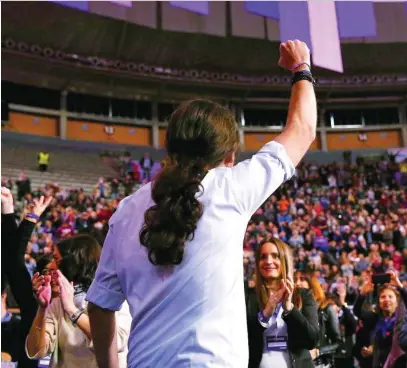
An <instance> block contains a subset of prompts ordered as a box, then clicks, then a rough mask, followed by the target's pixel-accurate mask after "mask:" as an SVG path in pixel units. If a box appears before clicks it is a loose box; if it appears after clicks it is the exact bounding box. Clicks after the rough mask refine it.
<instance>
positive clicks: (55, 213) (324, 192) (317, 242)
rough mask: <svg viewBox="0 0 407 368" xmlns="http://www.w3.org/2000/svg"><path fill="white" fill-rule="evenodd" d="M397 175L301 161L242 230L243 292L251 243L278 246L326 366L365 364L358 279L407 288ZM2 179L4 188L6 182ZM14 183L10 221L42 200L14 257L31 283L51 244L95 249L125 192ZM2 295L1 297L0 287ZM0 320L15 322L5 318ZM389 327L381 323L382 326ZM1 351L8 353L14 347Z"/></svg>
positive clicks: (402, 197) (250, 268)
mask: <svg viewBox="0 0 407 368" xmlns="http://www.w3.org/2000/svg"><path fill="white" fill-rule="evenodd" d="M390 166H391V168H392V169H391V170H388V167H390ZM399 174H400V165H398V164H396V163H394V162H388V161H384V160H383V161H377V162H363V161H359V162H358V163H357V164H354V165H347V164H340V165H337V164H330V165H324V166H318V165H315V164H302V165H300V166H299V167H298V168H297V171H296V175H295V176H294V177H293V178H292V180H290V181H288V182H286V183H285V184H283V185H282V186H281V187H280V188H279V190H278V191H277V192H275V193H274V194H273V196H271V197H270V198H269V199H268V200H267V201H266V202H265V203H264V204H263V205H262V206H261V208H259V209H258V210H257V211H256V213H255V214H254V215H253V217H252V219H251V220H250V222H249V224H248V227H247V231H246V236H245V242H244V244H243V249H244V259H243V262H244V270H245V280H246V292H247V295H248V296H250V295H251V293H253V291H254V290H255V289H254V286H255V284H256V252H258V251H259V249H260V245H261V244H264V243H265V242H267V241H270V240H273V239H279V240H281V241H283V242H284V243H286V244H288V246H289V247H290V249H291V251H292V254H293V257H294V258H293V260H294V268H295V274H294V281H295V282H296V283H298V284H299V285H301V287H303V288H306V289H311V290H312V292H313V295H314V297H315V299H316V300H317V302H318V306H319V311H320V316H319V317H320V319H319V322H320V323H321V324H324V325H326V326H324V330H326V335H327V337H326V338H325V339H323V338H321V340H325V342H321V344H322V345H323V344H325V345H326V346H331V347H335V348H336V350H335V356H336V366H343V367H348V366H353V364H356V362H357V361H358V362H359V365H360V366H361V367H370V366H372V359H373V351H372V349H371V346H372V343H373V342H372V341H371V340H369V337H368V336H369V333H368V332H366V329H368V328H371V329H374V325H375V324H374V323H372V324H371V326H370V327H369V326H367V325H364V323H365V322H363V318H361V316H362V315H363V313H365V311H366V310H367V309H364V310H362V308H361V303H360V302H359V304H358V303H357V301H358V300H359V301H360V300H361V298H360V297H359V298H358V293H359V289H360V288H363V285H364V283H365V281H366V280H369V278H371V277H372V276H373V275H375V274H383V273H386V272H394V273H395V275H397V278H398V280H399V281H400V282H401V284H402V285H403V287H407V192H406V188H405V187H404V185H403V184H402V182H401V180H402V177H401V176H400V175H399ZM115 181H116V182H118V180H117V179H115ZM115 181H113V183H115ZM2 182H3V184H7V180H2ZM21 182H22V183H23V184H22V185H23V186H24V188H23V189H24V193H22V192H21V191H18V193H17V194H18V195H17V198H16V201H18V200H20V201H21V203H22V204H23V206H24V208H25V210H24V211H23V213H18V214H17V216H18V217H20V218H21V217H24V216H25V215H26V214H27V213H29V212H30V211H31V210H30V208H31V209H32V208H33V206H34V203H35V202H34V201H37V200H38V199H39V198H40V197H41V196H47V197H49V198H51V197H52V200H51V201H50V203H49V205H48V206H47V208H46V209H45V208H44V213H43V214H42V215H41V217H40V218H39V221H38V222H37V223H36V225H35V226H33V229H32V234H30V237H29V238H28V239H27V240H28V241H27V245H26V248H25V250H24V263H25V267H26V269H27V270H28V272H29V274H30V276H31V277H33V276H34V277H38V271H39V270H40V271H41V270H44V269H45V268H46V265H47V264H48V263H49V262H52V259H53V254H54V253H55V250H56V249H57V248H58V244H64V242H66V241H67V240H68V239H71V238H72V237H74V236H77V235H84V234H88V235H91V236H92V237H93V238H94V239H97V242H99V244H103V241H104V239H105V236H106V234H107V231H108V221H109V219H110V217H111V216H112V215H113V213H114V212H115V210H116V209H117V207H118V205H119V203H120V201H121V199H122V198H123V196H124V195H128V194H129V193H128V192H127V191H124V193H123V191H121V193H122V194H121V193H120V192H119V191H118V190H117V188H116V187H115V186H114V185H112V182H110V183H106V184H105V183H104V180H103V179H102V178H101V179H99V181H98V183H97V185H96V186H95V191H94V192H93V193H91V194H85V192H84V191H83V190H80V189H70V190H67V189H64V188H61V187H60V186H57V185H54V184H46V185H44V187H43V188H37V189H36V190H35V191H31V189H30V187H29V186H28V185H27V182H29V179H28V178H26V177H25V176H24V175H23V174H22V175H20V177H19V179H18V180H17V185H18V186H19V185H21V184H20V183H21ZM133 185H134V183H133ZM18 188H19V187H18ZM132 189H133V188H132ZM79 239H81V238H79ZM273 241H275V240H273ZM82 242H83V239H82ZM85 244H86V242H85ZM2 290H3V291H4V295H7V291H6V288H5V287H4V289H2ZM369 291H374V292H372V293H370V292H369V293H367V296H365V297H363V300H365V301H366V305H367V306H368V307H369V308H371V309H372V308H374V307H375V305H376V300H375V298H376V297H377V296H378V295H377V292H378V291H377V289H376V288H374V289H373V290H369ZM379 303H380V302H379ZM379 307H380V304H379ZM8 318H9V319H8ZM368 318H373V317H372V316H369V317H368ZM6 320H7V321H11V323H13V324H14V325H16V322H15V318H11V317H9V315H8V314H7V317H6ZM369 323H370V322H369ZM8 326H10V323H9V324H8ZM393 327H394V324H393V325H392V324H390V327H388V328H393ZM8 328H9V327H8ZM13 329H14V330H15V327H14V328H13ZM33 331H37V330H33ZM15 334H18V332H17V333H14V335H15ZM387 340H389V339H387ZM10 341H12V340H10ZM387 344H388V346H387V350H386V351H387V353H386V354H388V353H389V347H391V343H390V345H389V341H387ZM322 345H320V346H319V348H321V347H322ZM10 352H11V354H12V355H15V354H16V353H15V350H12V349H10ZM317 356H318V354H317V353H315V357H317ZM320 356H321V355H320ZM320 359H322V358H320ZM382 359H383V358H382ZM382 366H383V365H382Z"/></svg>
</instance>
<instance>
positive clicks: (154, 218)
mask: <svg viewBox="0 0 407 368" xmlns="http://www.w3.org/2000/svg"><path fill="white" fill-rule="evenodd" d="M166 148H167V153H168V158H167V160H166V164H165V165H164V167H163V169H162V171H161V172H160V173H159V175H158V176H157V178H156V179H155V180H154V182H153V184H152V199H153V200H154V203H155V205H154V206H152V207H151V208H149V209H148V210H147V211H146V212H145V215H144V225H143V227H142V229H141V231H140V243H141V244H142V245H143V246H145V247H146V248H147V249H148V258H149V260H150V262H151V263H152V264H154V265H177V264H180V263H181V262H182V259H183V256H184V247H185V243H186V242H187V241H190V240H192V239H193V238H194V234H195V230H196V228H197V224H198V221H199V219H200V218H201V216H202V214H203V211H204V209H203V206H202V203H201V202H200V201H199V200H198V197H199V194H200V193H202V192H203V187H202V184H201V182H202V179H203V178H204V177H205V175H206V173H207V171H208V170H210V169H212V168H214V167H216V166H218V165H219V164H220V163H221V162H222V161H223V160H225V158H226V157H227V156H228V155H230V154H231V153H233V152H235V151H237V148H238V128H237V124H236V121H235V118H234V116H233V114H232V113H231V112H230V111H229V110H227V109H226V108H224V107H222V106H221V105H219V104H216V103H214V102H211V101H205V100H194V101H190V102H186V103H183V104H181V105H180V106H179V107H178V109H176V110H175V111H174V113H173V114H172V115H171V118H170V121H169V124H168V129H167V135H166Z"/></svg>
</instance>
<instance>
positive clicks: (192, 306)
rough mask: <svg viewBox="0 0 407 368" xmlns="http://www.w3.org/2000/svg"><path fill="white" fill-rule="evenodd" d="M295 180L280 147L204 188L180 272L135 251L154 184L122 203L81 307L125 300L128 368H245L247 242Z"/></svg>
mask: <svg viewBox="0 0 407 368" xmlns="http://www.w3.org/2000/svg"><path fill="white" fill-rule="evenodd" d="M293 173H294V167H293V165H292V162H291V161H290V159H289V157H288V156H287V153H286V151H285V148H284V147H283V146H282V145H281V144H279V143H277V142H270V143H268V144H266V145H265V146H264V147H263V148H262V149H261V150H260V151H259V152H258V153H257V154H255V155H254V156H253V157H252V158H251V159H250V160H246V161H243V162H241V163H239V164H238V165H236V166H234V167H233V168H227V167H217V168H215V169H212V170H210V171H209V172H208V174H207V175H206V176H205V178H204V179H203V181H202V185H203V187H204V191H203V193H202V195H201V196H199V200H200V201H201V202H202V204H203V206H204V212H203V215H202V217H201V219H200V220H199V222H198V225H197V229H196V231H195V237H194V239H193V240H192V241H190V242H188V243H187V244H186V246H185V253H184V259H183V261H182V263H181V264H180V265H178V266H173V267H157V266H154V265H152V264H151V263H150V262H149V260H148V258H147V251H146V248H145V247H143V246H141V245H140V241H139V232H140V229H141V227H142V225H143V223H144V212H145V211H146V210H147V209H148V208H150V207H151V206H152V205H153V204H154V203H153V201H152V199H151V184H146V185H145V186H143V187H142V188H140V189H139V190H138V191H137V192H136V193H134V194H133V195H132V196H130V197H127V198H126V199H124V200H123V201H122V202H121V203H120V206H119V208H118V210H117V211H116V213H115V214H114V215H113V217H112V218H111V220H110V230H109V233H108V235H107V238H106V242H105V244H104V246H103V251H102V256H101V260H100V264H99V267H98V270H97V272H96V277H95V280H94V281H93V283H92V285H91V287H90V289H89V290H88V293H87V296H86V299H87V300H88V301H90V302H92V303H93V304H96V305H98V306H100V307H102V308H105V309H110V310H118V309H119V308H120V307H121V305H122V303H123V302H124V300H127V301H128V304H129V306H130V312H131V315H132V320H133V321H132V325H131V333H130V338H129V353H128V366H129V368H135V367H137V368H145V367H154V368H155V367H166V368H172V367H173V368H183V367H185V368H186V367H188V368H198V367H199V368H206V367H222V368H225V367H231V368H247V364H248V341H247V325H246V309H245V299H244V282H243V262H242V257H243V246H242V244H243V239H244V234H245V231H246V227H247V223H248V221H249V219H250V218H251V216H252V214H253V213H254V212H255V211H256V210H257V209H258V208H259V207H260V206H261V204H262V203H263V202H264V201H265V200H266V199H267V198H268V197H269V196H270V195H271V194H272V193H273V192H274V191H275V190H276V189H277V188H278V187H279V186H280V185H281V183H282V182H283V181H285V180H288V179H289V178H290V177H291V176H292V175H293Z"/></svg>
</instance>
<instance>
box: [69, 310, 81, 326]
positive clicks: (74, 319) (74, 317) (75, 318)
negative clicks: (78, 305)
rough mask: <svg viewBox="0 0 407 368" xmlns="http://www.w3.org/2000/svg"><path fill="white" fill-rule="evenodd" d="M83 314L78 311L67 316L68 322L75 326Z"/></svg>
mask: <svg viewBox="0 0 407 368" xmlns="http://www.w3.org/2000/svg"><path fill="white" fill-rule="evenodd" d="M83 313H84V310H83V309H78V310H77V311H76V312H75V313H73V314H72V315H70V316H68V318H69V320H70V321H71V322H72V324H73V325H76V322H77V321H78V319H79V318H80V316H81V315H82V314H83Z"/></svg>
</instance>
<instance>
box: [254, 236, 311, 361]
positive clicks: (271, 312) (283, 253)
mask: <svg viewBox="0 0 407 368" xmlns="http://www.w3.org/2000/svg"><path fill="white" fill-rule="evenodd" d="M293 274H294V267H293V259H292V255H291V252H290V249H289V247H288V246H287V245H286V244H285V243H284V242H282V241H281V240H279V239H271V240H267V241H264V242H263V243H262V244H261V245H260V246H259V248H258V251H257V252H256V288H255V289H256V295H255V294H253V293H250V292H249V295H248V300H247V307H248V308H247V314H248V316H247V321H248V337H249V359H250V360H249V367H250V368H258V367H261V368H268V367H279V368H280V367H281V368H296V367H301V368H303V367H304V368H306V367H313V366H314V365H313V362H312V358H311V355H310V352H309V350H311V349H313V348H315V347H316V346H317V343H318V311H317V306H316V303H315V301H314V299H313V298H312V295H311V293H310V291H308V290H305V289H299V288H296V287H295V286H294V283H293V280H294V277H293Z"/></svg>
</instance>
